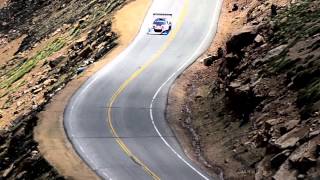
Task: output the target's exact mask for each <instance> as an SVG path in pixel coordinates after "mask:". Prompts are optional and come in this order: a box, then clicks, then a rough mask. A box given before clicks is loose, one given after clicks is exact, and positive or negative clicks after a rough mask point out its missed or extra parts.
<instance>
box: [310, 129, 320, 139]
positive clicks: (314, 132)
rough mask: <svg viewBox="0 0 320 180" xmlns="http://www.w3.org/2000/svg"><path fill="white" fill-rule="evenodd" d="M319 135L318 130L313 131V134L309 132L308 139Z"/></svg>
mask: <svg viewBox="0 0 320 180" xmlns="http://www.w3.org/2000/svg"><path fill="white" fill-rule="evenodd" d="M319 134H320V129H319V130H316V131H313V132H310V133H309V138H313V137H315V136H318V135H319Z"/></svg>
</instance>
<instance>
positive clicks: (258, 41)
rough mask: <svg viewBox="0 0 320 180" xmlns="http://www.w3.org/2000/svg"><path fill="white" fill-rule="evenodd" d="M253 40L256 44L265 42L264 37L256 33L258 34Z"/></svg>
mask: <svg viewBox="0 0 320 180" xmlns="http://www.w3.org/2000/svg"><path fill="white" fill-rule="evenodd" d="M254 41H255V42H256V43H257V44H262V43H264V42H265V40H264V37H263V36H261V35H260V34H258V35H257V36H256V37H255V38H254Z"/></svg>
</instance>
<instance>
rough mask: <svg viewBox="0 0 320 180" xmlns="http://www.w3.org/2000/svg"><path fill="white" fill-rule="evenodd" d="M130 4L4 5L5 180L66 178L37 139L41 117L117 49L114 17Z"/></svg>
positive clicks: (91, 0) (0, 62)
mask: <svg viewBox="0 0 320 180" xmlns="http://www.w3.org/2000/svg"><path fill="white" fill-rule="evenodd" d="M4 2H5V3H4ZM124 3H125V0H62V1H57V0H53V1H44V0H29V1H25V0H9V1H1V6H0V7H1V8H0V128H1V130H0V179H63V177H60V175H58V173H57V172H56V171H55V170H54V169H53V168H52V167H51V166H50V165H49V164H48V163H47V162H46V160H45V159H44V158H43V157H42V156H41V153H40V152H39V151H38V148H37V143H36V142H35V141H34V140H33V128H34V126H35V125H36V124H37V116H36V115H37V113H38V112H39V111H41V110H42V109H43V107H44V105H45V104H47V103H48V101H49V100H50V99H51V98H52V97H53V95H54V94H56V93H57V92H58V91H59V90H61V89H62V88H63V87H64V86H65V85H66V83H68V82H69V81H70V80H71V79H73V78H76V77H77V76H79V75H81V73H82V72H83V71H84V70H85V69H86V68H87V66H88V65H90V64H92V63H94V62H95V61H98V60H99V59H100V58H101V57H103V56H104V55H105V54H106V53H108V52H109V51H110V50H111V49H112V48H113V47H115V46H116V45H117V35H116V34H115V33H114V32H112V31H111V26H112V24H111V17H112V13H113V12H114V11H115V10H116V9H117V8H119V7H121V6H122V5H123V4H124Z"/></svg>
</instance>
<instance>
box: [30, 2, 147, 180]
mask: <svg viewBox="0 0 320 180" xmlns="http://www.w3.org/2000/svg"><path fill="white" fill-rule="evenodd" d="M150 3H151V1H149V0H135V1H132V2H130V3H128V4H127V5H126V6H124V7H123V8H121V10H119V11H117V12H116V13H115V15H114V19H113V20H112V22H113V23H112V24H113V28H112V29H113V30H114V31H115V32H116V33H117V34H119V36H120V37H119V39H118V40H119V41H118V44H119V45H118V46H117V47H116V48H114V49H113V50H112V51H111V52H110V53H109V54H108V55H106V56H105V57H104V58H102V59H101V60H100V61H99V62H96V63H94V64H93V65H92V66H90V67H89V68H88V69H87V70H86V71H85V72H84V73H83V74H82V75H81V76H80V77H77V78H75V79H73V80H72V81H71V82H70V83H68V85H66V87H65V88H64V89H63V90H61V91H60V92H59V93H57V94H56V95H55V96H54V97H53V99H52V100H51V102H50V103H49V104H48V105H47V106H46V107H45V109H44V110H43V111H42V112H40V113H39V124H38V126H37V127H36V128H35V139H36V141H37V142H39V150H40V152H41V153H42V154H43V156H44V157H45V159H46V160H48V161H49V162H50V164H52V165H53V166H54V167H55V168H56V169H57V171H58V172H59V173H60V174H61V175H63V176H65V177H68V178H71V179H83V180H87V179H97V178H98V177H97V176H96V175H95V174H94V173H93V172H92V171H91V170H90V169H89V167H87V165H86V164H85V163H84V162H83V161H82V160H81V159H80V157H78V155H77V154H76V152H75V151H74V150H73V148H72V145H71V144H70V143H69V141H68V139H67V137H66V134H65V131H64V128H63V112H64V108H65V106H66V105H67V103H68V101H69V98H70V97H71V96H72V94H73V93H74V92H75V91H76V90H77V89H78V88H79V87H80V86H81V85H82V84H83V83H84V82H85V81H86V80H87V79H88V78H89V77H90V76H91V75H92V74H93V73H95V72H96V71H98V70H99V69H100V68H101V67H103V66H105V65H106V64H108V63H109V62H110V61H111V60H112V59H113V58H114V57H115V56H116V55H118V54H119V53H120V52H121V51H123V50H124V48H126V47H127V46H128V45H129V44H130V43H131V41H132V40H133V39H134V37H135V36H136V34H137V33H138V31H139V28H140V25H141V24H142V22H143V19H144V16H145V14H146V11H147V10H148V7H149V5H150ZM129 17H130V18H129ZM128 26H130V28H129V29H128V28H126V27H128Z"/></svg>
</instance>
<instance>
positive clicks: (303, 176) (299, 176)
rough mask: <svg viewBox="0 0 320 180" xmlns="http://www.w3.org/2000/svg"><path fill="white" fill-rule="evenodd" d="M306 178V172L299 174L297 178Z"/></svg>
mask: <svg viewBox="0 0 320 180" xmlns="http://www.w3.org/2000/svg"><path fill="white" fill-rule="evenodd" d="M305 178H306V176H305V175H304V174H299V175H298V176H297V179H305Z"/></svg>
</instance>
